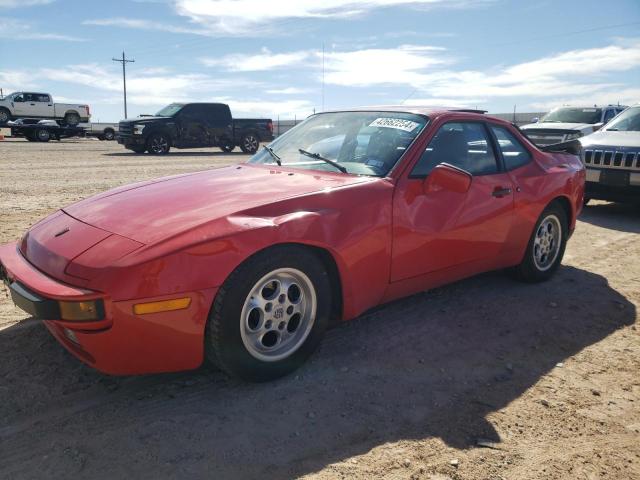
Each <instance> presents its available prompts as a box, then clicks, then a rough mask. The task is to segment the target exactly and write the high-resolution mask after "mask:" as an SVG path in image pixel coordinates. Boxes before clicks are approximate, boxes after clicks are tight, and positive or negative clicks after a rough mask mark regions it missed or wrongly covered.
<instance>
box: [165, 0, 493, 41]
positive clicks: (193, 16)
mask: <svg viewBox="0 0 640 480" xmlns="http://www.w3.org/2000/svg"><path fill="white" fill-rule="evenodd" d="M491 1H492V0H482V1H479V0H477V1H475V2H474V1H471V0H323V1H318V0H296V1H295V2H291V1H287V0H271V1H269V2H266V1H263V0H173V4H174V7H175V10H176V12H177V13H178V14H179V15H182V16H185V17H187V18H189V19H190V20H191V21H192V22H194V23H196V24H198V25H201V26H204V27H206V28H207V29H209V30H211V31H212V32H216V33H223V34H229V35H244V36H251V35H255V34H256V31H255V28H256V27H258V26H260V27H266V28H267V30H270V31H276V30H277V29H280V28H281V26H282V24H283V22H282V20H286V19H296V20H299V19H305V18H325V19H326V18H348V17H354V16H360V15H365V14H366V13H368V12H370V11H371V10H373V9H377V8H384V7H397V6H405V7H422V8H424V7H434V6H438V7H458V6H476V5H480V4H485V3H490V2H491ZM260 33H261V34H264V32H263V31H260Z"/></svg>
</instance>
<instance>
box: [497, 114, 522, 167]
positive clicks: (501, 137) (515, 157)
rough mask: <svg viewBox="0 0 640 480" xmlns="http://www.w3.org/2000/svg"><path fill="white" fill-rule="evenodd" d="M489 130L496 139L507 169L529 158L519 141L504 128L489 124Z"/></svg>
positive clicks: (519, 164) (518, 165) (519, 165)
mask: <svg viewBox="0 0 640 480" xmlns="http://www.w3.org/2000/svg"><path fill="white" fill-rule="evenodd" d="M491 130H492V131H493V134H494V135H495V136H496V139H497V140H498V148H500V151H501V152H502V158H503V159H504V164H505V167H506V169H507V170H513V169H515V168H518V167H521V166H523V165H526V164H527V163H529V161H530V160H531V154H530V153H529V151H528V150H527V149H526V148H525V147H524V145H522V143H520V141H519V140H518V139H517V138H516V137H515V136H514V135H513V134H512V133H511V132H510V131H509V130H507V129H506V128H504V127H498V126H496V125H491Z"/></svg>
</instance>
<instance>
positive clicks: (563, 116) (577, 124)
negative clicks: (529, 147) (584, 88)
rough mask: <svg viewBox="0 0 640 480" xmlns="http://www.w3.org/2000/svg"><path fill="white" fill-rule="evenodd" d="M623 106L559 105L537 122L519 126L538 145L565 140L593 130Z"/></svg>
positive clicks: (623, 107) (622, 108) (582, 135)
mask: <svg viewBox="0 0 640 480" xmlns="http://www.w3.org/2000/svg"><path fill="white" fill-rule="evenodd" d="M625 108H627V107H626V106H623V105H608V106H606V107H597V106H593V107H559V108H556V109H554V110H551V111H550V112H549V113H547V114H546V115H545V116H544V117H542V119H540V121H539V122H536V123H530V124H528V125H524V126H522V127H521V128H522V130H524V132H525V133H526V134H527V137H529V139H531V141H532V142H533V143H535V144H536V145H539V146H545V145H551V144H553V143H561V142H567V141H569V140H573V139H575V138H580V137H584V136H585V135H589V134H590V133H593V132H595V131H596V130H598V129H600V128H601V127H602V125H604V124H605V123H607V122H608V121H609V120H611V119H612V118H613V117H615V116H616V115H618V114H619V113H620V112H622V111H623V110H624V109H625Z"/></svg>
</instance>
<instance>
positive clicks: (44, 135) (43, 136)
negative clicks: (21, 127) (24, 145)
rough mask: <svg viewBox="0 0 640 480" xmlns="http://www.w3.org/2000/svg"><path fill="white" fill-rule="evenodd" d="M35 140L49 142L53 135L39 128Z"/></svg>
mask: <svg viewBox="0 0 640 480" xmlns="http://www.w3.org/2000/svg"><path fill="white" fill-rule="evenodd" d="M35 138H37V139H38V141H39V142H48V141H49V140H51V133H50V132H49V130H47V129H45V128H39V129H37V130H36V133H35Z"/></svg>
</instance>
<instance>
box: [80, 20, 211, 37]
mask: <svg viewBox="0 0 640 480" xmlns="http://www.w3.org/2000/svg"><path fill="white" fill-rule="evenodd" d="M82 24H83V25H97V26H101V27H122V28H135V29H138V30H157V31H161V32H170V33H188V34H195V35H208V34H209V32H208V31H207V30H203V29H201V28H187V27H180V26H178V25H171V24H167V23H162V22H156V21H153V20H144V19H136V18H124V17H116V18H99V19H91V20H84V21H83V22H82Z"/></svg>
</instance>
